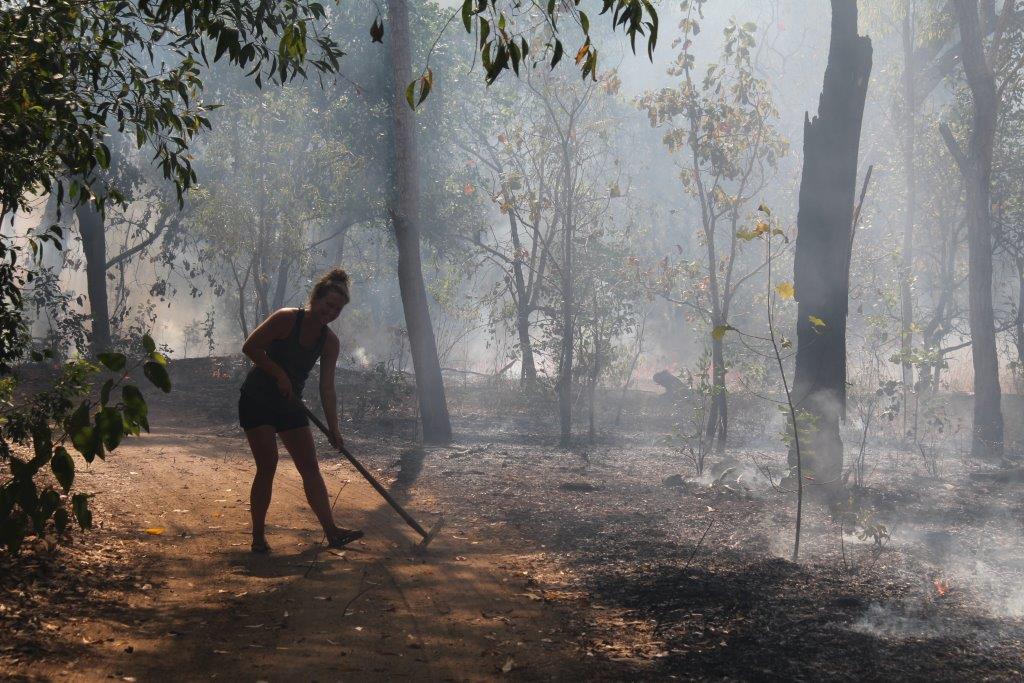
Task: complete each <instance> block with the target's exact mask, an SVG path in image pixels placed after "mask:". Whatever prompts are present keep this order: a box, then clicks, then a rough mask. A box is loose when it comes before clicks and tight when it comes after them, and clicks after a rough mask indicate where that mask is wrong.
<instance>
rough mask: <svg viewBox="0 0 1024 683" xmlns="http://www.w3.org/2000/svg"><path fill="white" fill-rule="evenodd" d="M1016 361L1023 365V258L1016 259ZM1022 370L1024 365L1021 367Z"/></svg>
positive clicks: (1014, 325)
mask: <svg viewBox="0 0 1024 683" xmlns="http://www.w3.org/2000/svg"><path fill="white" fill-rule="evenodd" d="M1013 327H1014V332H1015V335H1016V336H1015V338H1014V340H1013V341H1014V343H1015V344H1016V346H1017V363H1019V364H1020V365H1021V366H1024V259H1021V258H1018V259H1017V319H1016V320H1014V324H1013ZM1021 369H1022V370H1024V367H1022V368H1021Z"/></svg>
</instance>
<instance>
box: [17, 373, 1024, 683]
mask: <svg viewBox="0 0 1024 683" xmlns="http://www.w3.org/2000/svg"><path fill="white" fill-rule="evenodd" d="M173 376H174V377H175V379H176V382H177V385H176V390H175V392H173V393H172V394H171V395H170V396H169V397H167V398H159V399H157V400H156V401H155V402H154V411H155V413H156V414H157V415H166V416H168V419H171V418H172V417H173V418H174V419H176V420H181V421H185V422H189V423H192V424H196V425H197V426H199V425H200V424H201V426H202V428H203V429H205V430H207V432H208V433H209V434H212V435H216V434H219V433H221V432H223V433H224V434H230V433H233V432H232V430H233V429H235V428H234V427H233V426H232V423H233V419H234V405H233V401H234V391H235V389H234V386H235V383H236V381H237V372H236V371H235V370H232V369H231V368H230V367H228V366H227V365H223V366H222V367H220V368H217V369H215V370H214V371H213V372H211V370H210V366H209V364H208V363H207V364H205V365H203V364H201V363H198V362H197V363H194V364H193V365H191V366H190V365H187V364H180V365H179V366H178V368H176V372H175V373H174V375H173ZM361 382H363V379H362V378H361V377H360V376H359V375H357V374H354V373H350V374H346V375H343V376H342V377H341V384H342V385H343V386H342V387H341V392H343V393H345V394H346V395H347V396H349V397H352V396H355V395H357V394H359V393H360V392H370V393H373V392H377V398H378V399H379V398H380V388H379V387H376V388H374V387H366V386H363V384H361ZM449 387H450V394H451V404H452V410H453V414H454V417H455V430H456V439H455V444H453V445H452V446H451V447H446V448H427V449H420V448H418V447H417V446H416V441H415V427H416V425H415V420H414V419H413V417H412V414H413V410H414V405H413V402H412V401H411V400H408V394H404V393H403V392H402V391H400V390H399V391H398V392H397V394H396V395H395V396H394V397H392V398H394V399H395V400H396V401H398V403H397V404H395V405H391V406H387V407H384V408H382V409H380V410H378V409H375V408H374V407H373V406H372V405H371V404H373V402H372V401H371V402H365V401H364V402H363V403H362V404H360V405H359V406H358V408H359V413H360V415H359V417H360V419H359V420H358V421H355V422H352V421H350V422H349V423H348V424H347V425H346V426H345V429H346V432H347V433H348V434H350V435H351V438H350V444H351V445H352V446H353V448H354V449H355V450H356V451H357V455H360V456H362V457H363V458H364V459H365V461H366V463H367V464H368V465H370V466H371V467H372V468H373V469H375V470H376V471H377V472H378V473H379V474H381V476H382V477H383V478H384V479H385V480H387V481H390V482H392V483H395V484H397V485H398V487H399V488H400V489H401V490H402V491H403V492H404V494H405V495H407V496H408V497H409V499H410V500H413V501H417V500H418V501H428V502H429V506H430V507H431V508H432V509H439V510H443V511H444V512H445V516H446V520H447V522H446V526H445V531H444V534H445V535H447V536H448V539H447V540H446V542H448V543H450V544H452V547H453V548H455V550H453V551H452V552H454V553H465V555H458V554H457V555H455V556H454V558H453V559H454V560H457V561H467V562H469V563H470V564H472V563H474V562H478V561H479V562H481V563H485V564H486V563H489V564H488V565H487V566H489V567H490V569H489V570H488V571H493V572H495V573H496V575H498V576H500V577H501V578H500V579H499V580H498V581H499V583H501V584H502V585H507V586H514V587H513V588H511V590H512V595H514V598H515V599H516V600H520V601H524V602H525V603H526V605H527V606H528V607H529V608H531V609H532V611H529V610H526V609H525V608H524V609H523V611H522V614H523V615H528V616H524V617H523V618H524V619H525V620H526V621H527V623H535V624H540V623H544V625H545V628H544V629H542V630H543V631H544V633H545V634H546V637H541V638H537V639H535V640H533V641H530V640H529V639H525V638H524V637H522V636H519V638H520V640H519V641H518V647H520V650H522V649H523V648H526V649H534V650H536V651H537V652H535V653H534V660H535V661H546V662H548V664H546V665H537V666H535V667H534V668H530V667H529V665H528V664H525V662H529V661H530V657H529V656H528V655H525V654H517V655H516V658H515V666H512V665H511V664H512V662H513V659H512V657H508V658H507V659H506V657H505V655H504V654H501V655H500V656H499V655H498V654H495V655H494V656H496V657H497V660H496V661H497V666H495V665H493V664H489V665H488V667H487V668H485V669H481V670H479V671H474V672H470V671H469V670H465V669H460V668H458V667H456V668H455V669H454V670H455V671H462V674H461V675H459V674H456V675H454V676H449V675H445V676H440V675H438V677H439V678H454V679H456V680H461V679H466V680H477V679H481V678H484V679H487V678H498V677H513V678H516V677H518V678H520V679H522V680H533V679H536V678H547V679H561V680H579V679H580V676H582V677H584V678H588V679H602V680H632V679H664V678H668V677H673V678H676V679H683V680H751V679H753V680H758V679H787V680H789V679H797V680H822V679H828V680H897V679H898V680H907V679H910V680H922V679H929V680H958V681H959V680H1017V679H1019V678H1021V675H1022V673H1021V672H1024V645H1022V641H1024V581H1022V578H1024V541H1022V536H1021V525H1022V523H1024V499H1022V496H1021V494H1020V491H1021V487H1022V486H1024V483H1021V482H1020V481H1019V480H1018V478H1016V477H1015V476H1008V475H1007V474H1006V471H1004V470H999V469H997V468H995V467H994V466H985V465H980V464H977V463H972V462H969V461H968V460H966V459H965V458H964V457H962V455H960V454H959V453H958V452H957V448H956V440H955V439H950V440H949V444H947V445H948V446H949V447H948V448H946V449H945V450H943V448H941V447H937V448H935V449H934V453H933V454H932V456H931V457H933V459H934V461H933V463H931V466H926V465H928V463H926V462H925V458H923V457H922V456H921V455H920V454H919V453H915V452H911V451H907V450H904V449H902V448H901V444H899V443H898V442H896V441H891V440H890V441H885V440H883V439H882V438H881V437H879V438H878V439H877V441H878V443H877V444H876V443H874V441H876V439H874V438H872V440H871V441H870V442H869V447H868V452H867V461H868V462H869V465H870V466H869V468H868V471H869V476H868V478H867V480H866V482H865V486H864V487H862V488H859V489H856V490H855V491H854V505H853V513H852V517H853V518H855V519H856V521H855V522H845V523H844V524H843V525H842V526H840V524H839V523H837V522H835V521H833V520H832V518H831V516H830V515H829V513H828V511H827V510H826V509H825V508H824V507H822V506H821V505H819V504H816V503H814V502H811V503H808V505H807V507H806V508H805V525H804V529H803V540H802V548H801V556H800V561H799V562H798V563H793V562H790V561H789V559H788V558H789V557H790V553H791V551H792V541H793V523H794V512H795V510H794V496H793V495H792V493H790V492H787V491H783V490H781V489H780V488H778V487H777V486H774V485H773V483H772V481H770V480H769V479H768V478H766V477H765V474H766V473H768V472H775V473H778V472H779V471H780V470H781V468H782V465H783V462H784V459H785V454H784V452H783V451H782V449H781V447H780V446H779V445H778V440H777V439H776V438H775V437H774V433H775V432H777V431H779V430H778V429H777V428H776V427H775V426H773V425H771V424H751V425H745V426H744V425H741V428H740V429H739V430H738V431H740V432H741V434H740V436H739V437H738V438H737V439H736V441H737V446H736V447H735V448H734V449H733V450H732V451H731V452H730V455H729V460H728V462H727V463H722V462H720V459H719V458H716V457H715V456H711V457H710V463H709V468H708V469H709V473H708V474H706V475H705V476H704V477H701V478H697V477H696V476H695V473H694V469H693V466H692V463H691V462H690V460H689V459H688V458H687V457H686V456H685V455H684V453H685V450H684V449H683V448H681V446H682V445H684V444H683V442H681V441H680V440H679V439H678V437H675V436H673V430H672V420H671V416H672V414H673V409H672V408H671V406H668V407H666V406H665V405H663V404H660V403H659V402H658V401H657V399H656V398H652V397H650V396H643V395H641V394H636V395H631V396H630V397H629V399H628V408H627V410H626V420H625V421H624V423H623V429H622V430H621V431H611V430H608V431H602V430H601V429H600V425H601V424H607V423H609V422H611V415H612V413H614V412H615V410H616V409H617V405H615V401H614V400H610V401H609V406H608V407H607V409H606V411H605V413H603V414H601V415H600V416H599V417H600V419H599V420H598V425H599V429H598V433H597V438H596V439H595V443H587V440H586V439H585V438H583V439H581V440H580V443H579V444H578V445H577V446H576V447H575V448H574V449H572V450H563V449H560V448H558V446H557V441H556V438H555V436H554V434H555V432H556V430H557V425H556V424H555V422H554V419H553V417H552V415H553V412H551V411H550V410H549V408H548V407H546V406H545V405H544V404H542V403H540V402H538V401H537V400H536V399H531V400H522V399H519V400H515V401H513V400H509V393H508V392H507V390H506V389H502V388H495V387H483V386H472V385H469V384H465V385H463V384H460V383H459V382H458V381H455V382H451V383H450V384H449ZM615 398H616V397H612V399H615ZM347 400H348V401H349V403H348V408H347V410H346V414H347V415H350V416H351V415H352V413H353V399H351V398H349V399H347ZM383 403H387V401H382V400H378V401H377V404H378V405H380V404H383ZM368 406H369V407H368ZM666 416H667V418H666ZM1010 419H1011V418H1010V416H1008V418H1007V421H1008V422H1010ZM743 433H746V434H747V435H748V436H746V437H744V436H743ZM755 434H756V437H754V436H749V435H755ZM940 445H941V444H940ZM203 457H208V456H202V457H193V458H192V460H193V461H196V462H199V463H201V462H202V460H203ZM322 459H323V461H324V463H325V470H329V471H334V470H335V469H337V468H340V467H342V466H341V464H340V463H339V462H337V460H336V458H333V457H331V456H328V455H323V456H322ZM726 466H728V468H729V469H725V468H726ZM238 467H239V468H241V469H239V472H240V473H241V475H244V464H240V465H238ZM339 471H340V470H339ZM1011 474H1012V472H1011ZM673 475H678V476H673ZM157 484H159V482H157ZM100 495H101V496H102V495H104V494H103V492H100ZM108 495H109V494H108ZM196 504H197V505H198V503H196ZM424 504H426V503H424ZM238 519H239V524H240V525H242V524H244V515H243V516H241V517H239V518H238ZM388 519H390V518H387V517H386V516H385V517H383V518H382V520H384V521H382V522H381V524H388V523H389V522H387V520H388ZM395 519H396V520H397V518H395ZM394 523H395V524H398V522H397V521H395V522H394ZM848 525H849V526H852V527H853V528H847V526H848ZM114 526H116V525H114ZM122 531H123V530H122ZM872 531H873V532H874V533H875V534H876V535H877V536H878V542H876V541H875V540H874V539H873V537H872V535H871V533H870V532H872ZM883 531H884V533H883ZM118 533H119V532H118V531H117V530H116V529H111V530H110V531H106V530H104V529H100V530H97V531H94V532H92V533H91V534H89V535H88V536H86V537H83V538H82V540H81V541H80V542H79V543H77V544H76V545H74V546H72V547H71V548H69V549H65V550H62V551H60V552H58V553H56V554H52V553H49V552H48V551H46V550H45V549H42V548H38V547H35V548H32V549H30V551H29V552H28V553H26V554H25V556H24V557H22V558H19V559H18V560H17V561H15V562H13V563H12V562H11V561H9V560H5V566H4V567H3V569H4V571H3V574H4V576H5V577H6V578H5V579H4V580H3V583H2V586H0V591H2V593H0V604H3V605H4V608H3V609H0V619H3V620H5V621H4V623H5V624H6V625H8V626H9V628H7V629H5V630H4V633H5V634H6V635H5V636H3V637H0V671H3V670H5V669H6V670H7V671H8V672H12V671H16V672H18V673H19V675H26V676H27V677H31V672H32V671H33V670H34V669H33V668H32V665H33V664H34V663H37V662H39V661H41V660H43V659H46V658H48V657H57V658H60V657H61V656H68V655H69V652H71V653H73V656H74V657H75V658H78V657H88V656H89V652H90V651H91V650H89V648H88V647H83V645H82V644H81V642H80V641H79V640H77V639H76V640H74V641H71V640H70V639H67V638H60V639H57V638H52V637H50V638H48V637H47V634H48V633H51V632H54V631H58V632H63V631H62V629H63V626H62V625H61V624H60V623H58V620H57V619H56V618H55V616H54V615H55V614H61V613H62V610H67V613H68V614H72V615H73V616H74V618H76V619H79V618H80V619H82V620H86V619H88V618H90V615H92V616H93V617H95V616H96V615H106V616H105V617H104V618H106V619H108V620H110V619H113V618H114V617H112V616H110V615H111V614H113V615H116V618H117V619H120V620H121V621H123V622H124V623H125V624H129V625H130V624H133V623H136V624H137V623H139V622H144V621H145V619H146V618H147V617H146V611H145V609H146V608H145V603H143V602H140V601H138V600H136V599H135V598H133V597H132V596H133V595H139V594H141V593H140V592H143V593H144V592H145V591H148V590H151V589H152V586H151V585H149V584H148V583H146V582H147V580H150V576H151V575H155V574H158V573H159V571H158V569H157V568H156V567H153V566H151V565H146V564H145V563H143V564H142V565H141V566H140V565H139V564H138V563H137V558H134V557H133V556H132V555H131V549H130V547H128V548H126V547H125V546H124V540H123V538H122V536H123V534H122V536H118ZM243 538H244V537H243ZM457 544H462V545H461V546H459V545H457ZM478 544H479V546H478ZM483 546H487V547H488V548H490V549H492V550H491V551H489V552H488V554H486V555H485V556H483V557H482V559H480V558H474V557H473V556H472V555H470V551H471V550H472V549H474V548H475V547H483ZM459 547H461V548H464V549H463V550H459V549H458V548H459ZM371 550H375V549H373V548H371ZM90 553H92V555H90ZM467 556H468V558H469V559H468V560H467ZM76 563H77V564H76ZM133 563H134V564H133ZM75 567H78V568H79V570H80V569H81V568H83V567H85V568H87V570H88V571H75V570H74V568H75ZM483 569H486V567H484V566H481V570H483ZM392 571H393V570H392ZM177 573H178V574H181V573H183V572H182V571H180V570H179V571H178V572H177ZM364 576H365V571H364ZM172 578H174V577H172ZM178 578H181V577H180V576H179V577H178ZM202 580H203V577H198V578H196V579H195V582H196V583H198V582H200V581H202ZM40 582H41V583H40ZM154 585H156V584H154ZM189 585H192V583H189ZM29 586H32V588H31V589H28V587H29ZM38 586H49V587H52V591H51V592H50V593H47V592H45V591H38V590H36V587H38ZM146 586H149V588H145V587H146ZM144 589H145V590H144ZM55 596H56V597H55ZM126 596H127V597H126ZM321 597H322V596H315V598H316V599H320V598H321ZM62 604H67V605H69V607H66V608H65V607H61V605H62ZM402 609H403V608H402V606H401V605H399V607H398V611H399V612H401V611H402ZM405 609H407V610H409V609H413V607H410V605H409V604H408V601H407V604H406V605H405ZM510 609H511V608H510ZM516 609H517V610H519V609H520V608H516ZM517 613H518V612H512V611H510V612H508V613H507V614H509V615H510V617H509V618H508V619H506V620H505V621H508V622H509V624H508V626H509V628H512V627H513V622H515V621H516V620H515V617H514V615H515V614H517ZM435 614H436V613H435ZM420 616H421V617H422V616H423V615H422V614H421V615H420ZM485 616H486V614H485ZM107 637H108V638H113V640H114V644H115V645H116V646H117V647H121V646H122V645H123V642H122V641H121V640H118V638H119V637H120V636H118V634H117V633H116V632H115V633H113V634H108V635H107ZM483 638H484V639H485V640H487V639H490V638H491V636H489V635H487V634H484V636H483ZM85 641H86V643H87V644H88V643H90V642H94V641H92V640H90V638H89V637H88V636H86V637H85ZM125 642H127V641H125ZM524 642H525V645H524ZM450 646H451V645H450V644H449V647H450ZM124 647H130V645H124ZM550 648H556V649H554V650H551V649H550ZM122 649H123V648H122ZM78 651H81V652H78ZM216 651H219V650H215V652H216ZM214 661H219V660H214ZM12 662H13V663H12ZM503 662H504V663H505V664H509V666H507V667H505V666H502V663H503ZM205 666H214V664H212V663H206V664H205ZM538 667H539V668H538ZM506 668H507V669H508V670H505V669H506ZM201 670H204V669H202V667H200V668H199V669H197V670H196V671H197V672H198V671H201ZM48 671H52V672H56V673H52V674H48V675H47V676H44V677H49V675H53V676H55V677H58V678H59V677H61V676H60V675H59V674H60V672H59V671H57V669H50V670H48ZM329 671H336V670H331V669H329ZM340 671H341V672H342V673H338V674H331V673H328V674H327V676H328V678H332V677H334V678H337V677H341V678H344V677H345V676H344V674H343V672H344V671H346V669H341V670H340ZM373 671H376V672H377V674H380V676H381V677H382V678H383V677H386V675H387V672H388V668H387V666H386V665H385V666H383V668H380V670H379V671H378V670H377V669H374V670H373ZM126 672H128V669H125V671H124V672H122V673H125V675H128V674H127V673H126ZM434 673H436V672H432V675H431V676H427V677H428V678H433V677H434V675H433V674H434ZM115 674H118V672H117V671H115V670H113V669H110V670H109V673H108V675H115ZM118 675H119V674H118ZM87 677H88V676H87ZM371 678H373V676H371Z"/></svg>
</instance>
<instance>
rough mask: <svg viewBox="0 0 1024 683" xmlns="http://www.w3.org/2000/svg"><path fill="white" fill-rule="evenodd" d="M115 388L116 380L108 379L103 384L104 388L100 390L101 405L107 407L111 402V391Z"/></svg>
mask: <svg viewBox="0 0 1024 683" xmlns="http://www.w3.org/2000/svg"><path fill="white" fill-rule="evenodd" d="M113 388H114V380H112V379H108V380H107V381H106V382H104V383H103V388H102V389H100V404H102V405H107V403H108V402H109V401H110V390H111V389H113Z"/></svg>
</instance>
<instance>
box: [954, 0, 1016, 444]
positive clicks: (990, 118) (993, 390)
mask: <svg viewBox="0 0 1024 683" xmlns="http://www.w3.org/2000/svg"><path fill="white" fill-rule="evenodd" d="M954 7H955V8H956V13H957V20H958V22H959V25H960V44H961V48H962V56H963V65H964V73H965V74H966V76H967V84H968V86H969V87H970V89H971V96H972V104H973V112H972V117H971V135H970V140H969V141H968V148H967V155H966V158H963V159H962V160H961V162H962V163H961V170H962V171H963V173H964V180H965V183H966V185H967V193H966V194H967V222H968V234H967V253H968V274H967V287H968V303H969V309H970V310H969V315H968V320H969V322H970V326H971V341H972V344H971V356H972V358H973V360H974V430H973V434H972V441H971V454H972V455H973V456H974V457H976V458H984V459H998V458H1000V457H1001V456H1002V454H1003V412H1002V406H1001V400H1002V396H1001V394H1000V388H999V357H998V355H997V351H996V328H995V315H994V313H993V310H992V217H991V214H990V201H991V197H990V194H991V189H992V187H991V182H992V147H993V144H994V140H995V131H996V114H997V109H998V97H997V94H996V85H995V77H994V76H993V74H992V68H991V66H990V65H989V64H988V62H987V61H986V59H985V52H984V49H983V48H982V44H981V39H982V38H981V26H980V23H979V20H978V5H977V3H971V2H965V1H964V2H957V3H954ZM947 141H948V140H947Z"/></svg>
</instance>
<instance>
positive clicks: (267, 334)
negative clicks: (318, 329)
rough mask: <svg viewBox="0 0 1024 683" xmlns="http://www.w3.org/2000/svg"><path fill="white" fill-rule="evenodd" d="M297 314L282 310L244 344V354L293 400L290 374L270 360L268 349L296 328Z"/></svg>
mask: <svg viewBox="0 0 1024 683" xmlns="http://www.w3.org/2000/svg"><path fill="white" fill-rule="evenodd" d="M295 315H296V312H295V310H293V309H285V308H282V309H281V310H279V311H275V312H274V313H273V314H272V315H271V316H270V317H269V318H267V319H266V320H264V321H263V322H262V323H260V326H259V327H257V328H256V329H255V330H253V331H252V334H250V335H249V337H248V339H246V340H245V343H244V344H242V353H244V354H245V355H246V356H248V357H249V359H250V360H252V362H253V363H254V364H255V365H256V367H258V368H260V369H261V370H263V371H264V372H266V373H267V374H268V375H270V376H271V377H273V378H274V379H275V380H276V381H277V386H278V389H280V390H281V393H282V394H284V396H285V398H291V390H292V386H291V380H289V379H288V374H287V373H286V372H285V371H284V368H282V367H281V366H280V365H278V364H277V363H275V362H274V361H272V360H270V356H268V355H267V347H268V346H270V342H272V341H274V340H275V339H284V338H285V337H287V336H288V335H289V334H290V333H291V330H292V327H294V326H295Z"/></svg>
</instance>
